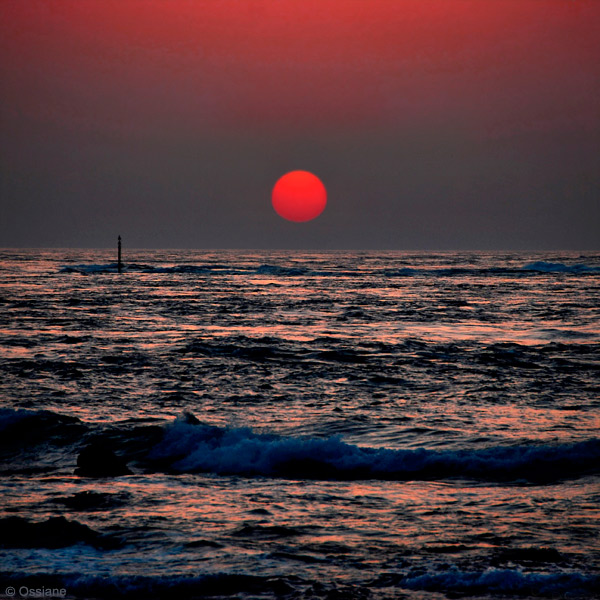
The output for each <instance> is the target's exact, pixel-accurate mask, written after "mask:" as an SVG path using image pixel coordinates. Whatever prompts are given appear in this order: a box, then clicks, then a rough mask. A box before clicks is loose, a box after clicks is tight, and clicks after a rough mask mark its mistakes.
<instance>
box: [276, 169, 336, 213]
mask: <svg viewBox="0 0 600 600" xmlns="http://www.w3.org/2000/svg"><path fill="white" fill-rule="evenodd" d="M271 201H272V203H273V208H274V209H275V212H276V213H277V214H278V215H279V216H280V217H283V218H284V219H287V220H288V221H295V222H296V223H303V222H305V221H311V220H312V219H314V218H316V217H318V216H319V215H320V214H321V213H322V212H323V210H325V205H326V204H327V190H326V189H325V186H324V185H323V183H322V181H321V180H320V179H319V178H318V177H317V176H316V175H313V174H312V173H309V172H308V171H292V172H290V173H286V174H285V175H283V176H282V177H280V178H279V179H278V180H277V183H276V184H275V187H274V188H273V194H272V196H271Z"/></svg>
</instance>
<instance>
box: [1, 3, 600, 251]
mask: <svg viewBox="0 0 600 600" xmlns="http://www.w3.org/2000/svg"><path fill="white" fill-rule="evenodd" d="M599 31H600V1H598V0H55V1H52V0H46V1H42V0H0V246H4V247H6V246H59V247H73V246H87V247H104V246H113V245H114V244H115V239H116V236H117V234H121V235H122V236H123V239H124V244H125V246H129V247H172V248H184V247H185V248H314V249H321V248H322V249H325V248H357V249H360V248H390V249H395V248H397V249H580V250H586V249H600V35H599V34H598V32H599ZM295 169H304V170H309V171H312V172H314V173H315V174H316V175H318V176H319V177H320V178H321V179H322V180H323V182H324V184H325V186H326V187H327V191H328V205H327V208H326V210H325V212H324V213H323V214H322V215H321V216H320V217H319V218H318V219H316V220H315V221H312V222H310V223H304V224H297V223H290V222H287V221H284V220H283V219H281V218H280V217H279V216H277V214H276V213H275V212H274V211H273V208H272V206H271V200H270V198H271V189H272V187H273V185H274V183H275V181H276V180H277V179H278V177H279V176H280V175H282V174H283V173H285V172H287V171H291V170H295Z"/></svg>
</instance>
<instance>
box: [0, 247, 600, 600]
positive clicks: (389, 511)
mask: <svg viewBox="0 0 600 600" xmlns="http://www.w3.org/2000/svg"><path fill="white" fill-rule="evenodd" d="M126 258H127V260H126V265H127V266H126V269H125V271H124V272H123V273H121V274H119V273H117V269H116V265H115V264H114V263H112V262H111V261H112V260H113V255H112V253H109V252H106V251H87V250H86V251H84V250H81V251H73V250H54V251H40V250H27V251H11V250H4V251H0V308H1V312H0V376H1V380H0V390H1V401H2V408H0V477H1V478H0V493H1V494H2V514H1V515H0V580H1V582H0V586H1V587H0V595H1V594H2V593H3V592H4V590H5V589H6V586H13V587H14V588H15V590H16V593H17V597H19V589H20V588H21V587H23V586H26V587H27V589H32V588H35V589H40V588H43V589H51V588H64V589H66V592H67V597H71V598H96V599H103V598H121V597H127V598H129V597H139V598H175V597H177V598H204V597H211V598H213V597H218V598H261V599H262V598H265V599H267V598H307V599H308V598H315V599H316V598H323V599H325V598H327V599H333V598H349V599H352V598H373V599H380V598H409V599H413V598H456V597H459V596H475V597H477V598H504V597H519V598H538V597H560V598H563V597H564V598H592V597H595V595H596V594H598V593H599V590H600V587H599V586H600V579H599V573H600V571H599V567H600V543H599V542H598V527H597V523H598V521H597V518H598V501H599V500H600V487H599V486H598V483H599V482H600V477H599V476H600V436H599V433H598V426H599V424H600V420H599V412H598V408H599V405H600V399H599V398H600V394H599V392H600V254H589V255H581V256H580V255H577V254H548V253H546V254H537V255H527V254H499V253H496V254H493V253H486V254H476V253H441V254H433V253H419V254H409V253H374V252H363V253H359V252H353V253H350V252H346V253H344V252H337V253H335V252H331V253H300V252H254V251H253V252H241V251H235V252H233V251H231V252H186V251H137V252H129V253H128V254H127V256H126ZM90 445H91V446H92V448H96V449H98V448H101V449H105V450H107V451H108V452H109V453H111V452H112V453H113V454H111V456H113V457H114V456H115V455H116V457H117V458H116V459H115V460H117V461H119V459H120V462H121V466H124V464H125V463H127V467H126V468H127V469H128V470H129V474H124V475H120V476H116V475H109V476H103V477H99V476H90V473H89V472H87V473H86V472H85V471H84V472H82V471H78V473H76V469H77V462H78V456H79V455H80V453H81V452H82V451H84V453H85V451H86V450H85V449H86V448H89V447H90ZM102 460H105V459H104V458H102V459H101V461H102ZM106 460H107V461H108V463H110V458H109V459H106ZM80 466H81V464H80ZM107 468H110V465H109V466H107ZM96 475H98V473H96Z"/></svg>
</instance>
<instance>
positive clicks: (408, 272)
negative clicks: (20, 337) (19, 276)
mask: <svg viewBox="0 0 600 600" xmlns="http://www.w3.org/2000/svg"><path fill="white" fill-rule="evenodd" d="M122 270H123V272H125V273H166V274H169V273H170V274H191V275H210V274H228V275H231V274H234V273H242V274H243V273H246V274H248V275H263V276H264V275H268V276H271V277H300V276H318V277H352V276H356V275H360V274H361V272H360V271H357V272H355V271H318V270H309V269H307V268H306V267H303V266H294V267H288V266H282V265H270V264H262V265H259V266H257V267H255V266H251V267H240V266H238V267H234V266H228V265H211V264H207V265H191V264H179V265H171V266H157V265H145V264H137V263H125V264H124V265H123V269H122ZM117 272H118V265H117V263H108V264H79V265H65V266H64V267H62V268H61V269H60V273H79V274H81V275H91V274H107V273H117ZM373 273H374V274H378V275H381V276H383V277H485V276H498V275H504V276H507V277H510V276H513V277H519V276H524V275H529V276H535V275H538V274H545V273H566V274H574V275H597V274H600V267H598V266H591V265H586V264H583V263H577V264H572V265H568V264H564V263H554V262H546V261H537V262H532V263H527V264H525V265H523V266H522V267H508V266H507V267H481V268H478V267H450V268H438V269H423V268H414V267H410V266H403V267H398V268H389V269H382V270H380V271H374V272H373Z"/></svg>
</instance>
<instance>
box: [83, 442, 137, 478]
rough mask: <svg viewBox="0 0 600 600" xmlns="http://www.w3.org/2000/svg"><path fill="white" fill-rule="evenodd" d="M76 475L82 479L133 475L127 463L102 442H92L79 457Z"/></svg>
mask: <svg viewBox="0 0 600 600" xmlns="http://www.w3.org/2000/svg"><path fill="white" fill-rule="evenodd" d="M75 474H76V475H80V476H81V477H118V476H120V475H131V471H130V470H129V468H128V467H127V463H126V462H125V461H124V460H123V459H122V458H120V457H119V456H117V455H116V454H115V453H114V452H113V451H112V450H111V449H110V448H108V447H107V446H106V445H105V444H104V443H102V442H92V443H91V444H90V445H89V446H87V447H86V448H84V449H83V450H82V451H81V452H80V453H79V456H78V457H77V469H75Z"/></svg>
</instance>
